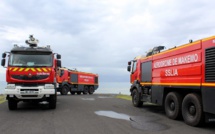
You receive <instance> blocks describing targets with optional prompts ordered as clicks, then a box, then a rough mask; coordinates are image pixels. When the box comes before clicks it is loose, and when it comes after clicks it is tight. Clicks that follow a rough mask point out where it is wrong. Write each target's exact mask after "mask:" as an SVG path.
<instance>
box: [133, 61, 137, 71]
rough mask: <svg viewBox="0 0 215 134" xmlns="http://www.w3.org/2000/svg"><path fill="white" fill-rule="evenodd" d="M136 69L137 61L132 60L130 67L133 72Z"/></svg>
mask: <svg viewBox="0 0 215 134" xmlns="http://www.w3.org/2000/svg"><path fill="white" fill-rule="evenodd" d="M136 69H137V62H136V61H134V62H133V67H132V73H134V72H135V71H136Z"/></svg>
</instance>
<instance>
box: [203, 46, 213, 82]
mask: <svg viewBox="0 0 215 134" xmlns="http://www.w3.org/2000/svg"><path fill="white" fill-rule="evenodd" d="M214 65H215V47H212V48H207V49H206V50H205V82H215V66H214Z"/></svg>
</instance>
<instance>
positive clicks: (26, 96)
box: [22, 95, 38, 97]
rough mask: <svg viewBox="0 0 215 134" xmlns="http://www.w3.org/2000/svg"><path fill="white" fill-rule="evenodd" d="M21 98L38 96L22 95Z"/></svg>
mask: <svg viewBox="0 0 215 134" xmlns="http://www.w3.org/2000/svg"><path fill="white" fill-rule="evenodd" d="M22 97H38V95H22Z"/></svg>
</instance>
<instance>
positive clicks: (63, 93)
mask: <svg viewBox="0 0 215 134" xmlns="http://www.w3.org/2000/svg"><path fill="white" fill-rule="evenodd" d="M68 91H69V87H68V86H63V87H62V89H61V91H60V93H61V95H67V94H68Z"/></svg>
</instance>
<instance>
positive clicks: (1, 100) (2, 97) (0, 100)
mask: <svg viewBox="0 0 215 134" xmlns="http://www.w3.org/2000/svg"><path fill="white" fill-rule="evenodd" d="M3 102H5V96H4V95H0V104H1V103H3Z"/></svg>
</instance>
